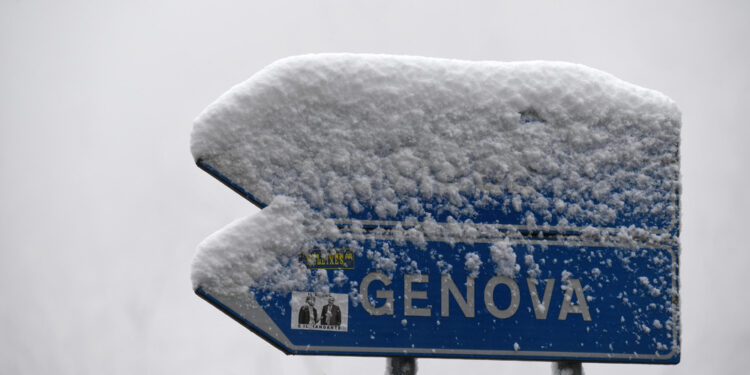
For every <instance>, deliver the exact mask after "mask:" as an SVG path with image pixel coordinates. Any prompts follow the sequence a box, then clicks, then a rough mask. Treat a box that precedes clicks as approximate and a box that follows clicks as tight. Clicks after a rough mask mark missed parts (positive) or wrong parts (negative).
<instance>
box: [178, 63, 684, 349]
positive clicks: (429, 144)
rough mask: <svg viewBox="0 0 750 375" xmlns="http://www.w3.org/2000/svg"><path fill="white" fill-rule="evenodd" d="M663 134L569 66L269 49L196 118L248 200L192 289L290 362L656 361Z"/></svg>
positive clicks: (629, 94) (667, 312) (662, 333)
mask: <svg viewBox="0 0 750 375" xmlns="http://www.w3.org/2000/svg"><path fill="white" fill-rule="evenodd" d="M679 131H680V112H679V110H678V109H677V107H676V106H675V104H674V103H673V102H672V101H671V100H670V99H669V98H667V97H666V96H664V95H662V94H660V93H658V92H655V91H651V90H647V89H643V88H640V87H637V86H634V85H631V84H628V83H626V82H623V81H621V80H619V79H617V78H615V77H613V76H611V75H608V74H606V73H602V72H599V71H596V70H593V69H589V68H586V67H584V66H580V65H574V64H567V63H550V62H526V63H496V62H465V61H453V60H440V59H428V58H418V57H394V56H379V55H348V54H336V55H310V56H299V57H292V58H287V59H284V60H281V61H278V62H276V63H274V64H272V65H270V66H268V67H267V68H265V69H263V70H262V71H261V72H259V73H257V74H255V75H254V76H253V77H252V78H250V79H249V80H248V81H246V82H244V83H242V84H240V85H238V86H236V87H234V88H232V89H231V90H230V91H229V92H228V93H226V94H225V95H223V96H222V97H221V98H220V99H218V100H217V101H216V102H215V103H213V104H212V105H211V106H209V107H208V108H207V109H206V110H205V111H204V112H203V113H202V114H201V115H200V116H199V117H198V119H197V120H196V122H195V127H194V130H193V134H192V153H193V156H194V157H195V160H196V162H197V164H198V166H199V167H200V168H202V169H203V170H205V171H207V172H208V173H209V174H211V175H212V176H214V177H216V178H217V179H219V180H220V181H222V182H223V183H224V184H226V185H228V186H229V187H231V188H232V189H233V190H235V191H236V192H238V193H240V194H241V195H243V196H244V197H245V198H247V199H248V200H250V201H251V202H253V203H255V204H256V205H258V206H259V207H261V208H262V210H261V211H260V212H259V213H257V214H255V215H253V216H250V217H247V218H244V219H240V220H237V221H235V222H234V223H232V224H230V225H229V226H227V227H226V228H224V229H222V230H220V231H219V232H217V233H215V234H213V235H211V236H210V237H208V238H207V239H206V240H205V241H204V242H203V243H201V244H200V245H199V248H198V252H197V256H196V259H195V261H194V264H193V271H192V279H193V286H194V288H195V290H196V293H197V294H198V295H200V296H201V297H203V298H204V299H206V300H207V301H209V302H210V303H212V304H213V305H215V306H216V307H218V308H219V309H220V310H222V311H223V312H225V313H227V314H228V315H230V316H231V317H233V318H234V319H235V320H237V321H238V322H240V323H241V324H242V325H244V326H245V327H247V328H249V329H250V330H252V331H253V332H255V333H256V334H258V335H259V336H261V337H262V338H264V339H266V340H267V341H269V342H270V343H272V344H273V345H275V346H276V347H278V348H279V349H281V350H283V351H284V352H286V353H292V354H327V355H371V356H400V355H401V356H404V355H405V356H416V357H456V358H498V359H537V360H563V359H568V360H578V361H606V362H642V363H677V362H679V359H680V310H679V294H678V290H679V279H678V271H679V269H678V268H679V266H678V264H679V263H678V256H679V217H680V215H679V196H680V181H679V139H680V134H679Z"/></svg>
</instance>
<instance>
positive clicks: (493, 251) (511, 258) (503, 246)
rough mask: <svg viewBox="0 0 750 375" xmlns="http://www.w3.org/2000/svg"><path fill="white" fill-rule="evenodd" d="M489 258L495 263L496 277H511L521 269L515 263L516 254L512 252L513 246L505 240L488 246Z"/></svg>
mask: <svg viewBox="0 0 750 375" xmlns="http://www.w3.org/2000/svg"><path fill="white" fill-rule="evenodd" d="M490 256H491V257H492V261H493V262H495V273H496V274H498V275H504V276H508V277H513V276H515V274H516V272H518V271H519V270H520V269H521V266H519V265H518V264H517V263H516V253H515V252H514V251H513V246H511V244H510V241H509V240H508V239H507V238H505V239H503V240H501V241H497V242H495V243H493V244H492V246H490Z"/></svg>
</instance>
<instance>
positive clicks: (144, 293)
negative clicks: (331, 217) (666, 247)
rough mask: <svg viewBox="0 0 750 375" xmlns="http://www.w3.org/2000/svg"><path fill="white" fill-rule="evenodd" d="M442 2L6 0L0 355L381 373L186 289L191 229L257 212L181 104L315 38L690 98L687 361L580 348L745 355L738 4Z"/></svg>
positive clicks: (744, 156) (745, 32) (723, 363)
mask: <svg viewBox="0 0 750 375" xmlns="http://www.w3.org/2000/svg"><path fill="white" fill-rule="evenodd" d="M405 3H408V4H405ZM455 3H461V6H458V5H452V4H451V3H446V2H438V1H419V2H418V1H409V2H404V1H399V2H395V1H394V2H390V3H386V2H368V3H364V2H353V1H338V2H333V1H308V2H299V3H291V2H268V3H253V2H249V1H246V2H241V3H238V4H233V3H225V2H219V1H211V2H191V1H165V2H161V3H159V4H155V2H138V1H131V2H124V1H119V2H105V1H95V2H94V1H91V2H82V1H68V2H60V1H49V2H40V1H2V2H0V173H2V185H1V186H0V285H2V289H0V300H2V305H0V372H1V373H16V374H47V373H60V374H89V373H91V374H102V373H104V374H119V373H124V374H130V373H178V372H179V373H183V374H185V373H238V374H239V373H243V374H247V373H264V374H276V373H285V374H295V375H299V374H322V373H326V374H349V373H351V372H352V368H353V367H358V368H361V370H357V373H360V374H381V373H383V371H384V368H385V361H384V360H383V359H379V358H370V359H368V358H346V357H341V358H338V357H302V356H297V357H290V356H285V355H283V354H282V353H281V352H280V351H278V350H276V349H274V348H273V347H271V346H270V345H268V344H267V343H266V342H265V341H263V340H262V339H260V338H259V337H257V336H255V335H254V334H253V333H251V332H249V331H247V330H245V329H244V328H242V327H241V326H240V325H239V324H237V323H236V322H234V321H232V320H231V319H229V318H228V317H226V316H224V315H223V314H222V313H220V312H219V311H218V310H216V309H215V308H213V307H212V306H210V305H209V304H207V303H205V302H204V301H202V300H200V299H199V298H198V297H197V296H195V295H194V294H193V292H192V289H191V284H190V263H191V261H192V258H193V255H194V252H195V247H196V245H197V244H198V243H199V242H200V241H201V240H202V239H203V238H204V237H206V236H207V235H209V234H210V233H212V232H214V231H215V230H217V229H219V228H221V227H223V226H224V225H225V224H227V223H229V222H230V221H232V220H233V219H235V218H238V217H241V216H246V215H248V214H252V213H253V212H255V211H256V209H255V208H254V207H253V206H252V205H251V204H249V203H248V202H247V201H245V200H244V199H242V198H241V197H240V196H238V195H237V194H235V193H233V192H232V191H230V190H229V189H227V188H226V187H224V186H223V185H221V184H220V183H219V182H217V181H216V180H214V179H213V178H211V177H209V176H208V175H207V174H205V173H204V172H202V171H200V170H199V169H198V168H197V167H195V165H194V164H193V160H192V157H191V155H190V152H189V138H190V131H191V127H192V121H193V119H194V118H195V117H196V116H197V115H198V114H199V113H200V112H201V111H202V110H203V108H204V107H206V106H207V105H208V104H210V103H211V102H212V101H213V100H215V99H216V98H217V97H218V96H219V95H220V94H222V93H223V92H224V91H226V90H227V89H229V88H230V87H231V86H232V85H234V84H237V83H239V82H241V81H243V80H245V79H247V78H248V77H250V76H251V75H252V74H253V73H254V72H256V71H258V70H260V69H261V68H263V67H264V66H265V65H267V64H269V63H271V62H273V61H275V60H277V59H279V58H282V57H286V56H290V55H297V54H302V53H311V52H368V53H390V54H408V55H422V56H431V57H446V58H457V59H465V60H497V61H522V60H540V59H542V60H560V61H570V62H576V63H581V64H585V65H588V66H590V67H593V68H597V69H600V70H603V71H606V72H609V73H612V74H614V75H616V76H617V77H619V78H622V79H624V80H626V81H629V82H632V83H635V84H638V85H641V86H644V87H648V88H652V89H656V90H658V91H661V92H663V93H665V94H667V95H668V96H670V97H671V98H672V99H674V100H675V101H676V102H677V104H678V106H679V107H680V108H681V110H682V114H683V116H682V121H683V125H682V145H681V151H682V176H683V177H682V182H683V195H682V224H681V225H682V235H681V240H682V254H681V259H680V262H681V267H680V272H681V275H680V278H681V284H682V290H681V298H682V314H683V336H682V344H683V345H682V363H681V364H680V365H677V366H646V365H594V364H586V365H584V368H585V370H586V371H587V373H588V374H613V373H621V374H625V373H632V372H633V371H638V372H639V373H640V374H643V375H646V374H660V373H669V374H672V373H679V374H688V373H690V374H692V373H695V374H703V373H741V372H745V366H746V365H745V363H744V362H746V360H745V358H744V356H745V355H746V351H747V346H748V342H750V323H748V322H747V320H746V315H747V310H748V309H747V307H748V306H749V304H748V302H747V300H746V299H747V296H748V292H747V291H746V290H745V288H744V287H745V285H747V282H746V279H745V278H744V276H746V274H747V266H746V265H747V264H748V262H750V252H748V251H747V248H746V247H745V246H744V245H743V243H744V234H745V230H747V229H746V227H745V224H746V223H747V222H748V219H747V215H748V213H750V200H748V198H747V194H746V193H745V191H746V190H747V181H748V178H747V175H748V172H750V168H748V166H747V163H748V161H750V152H749V151H748V149H749V148H750V147H748V141H750V137H749V135H750V126H748V120H747V119H746V117H747V116H746V115H742V111H743V110H744V109H746V107H747V106H748V104H749V103H750V70H748V69H747V66H750V61H749V60H750V59H749V58H748V57H749V55H748V54H749V53H750V43H748V42H747V40H748V37H750V22H748V20H747V15H748V14H750V3H748V2H744V1H737V2H710V5H706V4H708V3H709V2H704V3H702V4H692V3H688V2H685V1H673V2H659V3H658V4H652V2H637V3H636V4H633V3H634V2H632V1H621V2H609V1H608V2H593V1H592V2H559V1H557V2H549V3H530V2H523V4H515V3H514V4H506V3H499V2H497V3H495V2H492V3H491V2H465V1H462V2H455ZM743 166H744V167H743ZM419 366H420V372H419V373H421V374H432V373H441V374H453V373H467V372H474V371H475V370H476V372H477V373H482V374H502V373H515V372H522V373H527V374H532V373H533V374H547V373H549V372H550V369H549V368H550V366H549V364H548V363H544V362H514V361H487V360H475V361H465V360H464V361H461V360H438V359H431V360H420V361H419Z"/></svg>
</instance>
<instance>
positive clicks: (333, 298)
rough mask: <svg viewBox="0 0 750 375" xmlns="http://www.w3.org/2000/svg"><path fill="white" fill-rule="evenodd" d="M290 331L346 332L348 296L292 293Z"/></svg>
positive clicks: (341, 294)
mask: <svg viewBox="0 0 750 375" xmlns="http://www.w3.org/2000/svg"><path fill="white" fill-rule="evenodd" d="M290 304H291V307H292V329H308V330H315V331H333V332H346V330H347V326H348V322H349V295H348V294H344V293H320V292H292V300H291V302H290Z"/></svg>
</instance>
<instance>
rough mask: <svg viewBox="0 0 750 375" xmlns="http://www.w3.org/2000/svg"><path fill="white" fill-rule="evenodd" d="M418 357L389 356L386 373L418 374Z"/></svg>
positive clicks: (393, 374)
mask: <svg viewBox="0 0 750 375" xmlns="http://www.w3.org/2000/svg"><path fill="white" fill-rule="evenodd" d="M416 374H417V359H416V358H415V357H388V358H387V359H386V363H385V375H416Z"/></svg>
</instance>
